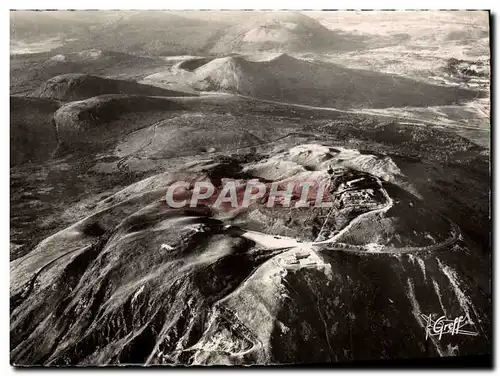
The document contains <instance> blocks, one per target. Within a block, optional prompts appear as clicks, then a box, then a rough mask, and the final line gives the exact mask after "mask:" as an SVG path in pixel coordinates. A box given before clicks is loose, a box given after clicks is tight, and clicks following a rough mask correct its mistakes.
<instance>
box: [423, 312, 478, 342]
mask: <svg viewBox="0 0 500 376" xmlns="http://www.w3.org/2000/svg"><path fill="white" fill-rule="evenodd" d="M420 316H421V317H422V319H424V322H425V339H427V338H429V337H430V336H437V337H438V338H439V339H441V338H442V337H443V335H444V334H450V335H452V336H453V335H456V334H463V335H466V336H477V335H478V333H477V332H474V331H471V330H465V329H463V328H464V327H467V326H468V325H474V323H473V322H472V321H471V320H470V319H467V318H466V317H465V316H458V317H455V318H454V319H451V320H450V319H447V318H446V316H441V317H437V316H436V319H435V320H434V318H433V316H432V314H429V315H424V314H421V315H420Z"/></svg>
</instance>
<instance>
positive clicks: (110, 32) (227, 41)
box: [11, 11, 368, 56]
mask: <svg viewBox="0 0 500 376" xmlns="http://www.w3.org/2000/svg"><path fill="white" fill-rule="evenodd" d="M233 13H235V12H233ZM236 13H237V14H235V15H234V17H229V16H227V14H226V15H225V16H224V17H219V15H214V16H213V17H205V16H203V12H170V11H106V12H103V11H101V12H62V11H59V12H19V13H18V12H11V48H13V49H15V50H17V51H22V50H24V49H26V50H29V49H34V50H43V48H44V45H43V43H42V45H35V46H30V45H29V44H30V43H35V42H40V43H41V42H44V43H45V51H48V50H53V51H57V52H58V53H62V54H66V53H71V52H78V51H82V50H88V49H102V50H112V51H118V52H126V53H132V54H136V55H149V56H160V55H183V54H199V53H203V54H219V55H220V54H227V53H230V52H249V51H251V52H253V51H288V52H329V51H340V50H342V51H345V50H354V49H358V48H362V47H365V46H367V45H368V41H366V40H364V38H366V37H362V36H359V35H354V34H346V33H343V32H339V31H332V30H329V29H327V28H326V27H324V26H323V25H322V24H321V23H320V22H318V21H316V20H314V19H312V18H310V17H308V16H306V15H304V14H302V13H299V12H247V13H245V12H236ZM78 16H81V17H78Z"/></svg>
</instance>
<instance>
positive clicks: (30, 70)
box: [10, 49, 167, 94]
mask: <svg viewBox="0 0 500 376" xmlns="http://www.w3.org/2000/svg"><path fill="white" fill-rule="evenodd" d="M166 66H167V62H165V60H163V59H160V58H150V57H139V56H134V55H130V54H126V53H121V52H111V51H106V50H98V49H87V50H85V49H84V50H80V51H79V52H73V53H59V54H58V53H54V52H44V53H37V54H24V55H11V57H10V80H11V94H17V93H26V92H28V91H31V90H34V89H35V88H37V87H38V86H40V85H41V84H42V83H43V82H44V81H47V80H49V79H51V78H52V77H54V76H58V75H62V74H67V73H75V72H80V73H86V74H91V75H98V76H106V77H113V78H126V79H142V78H143V77H146V76H148V75H150V74H153V73H155V72H158V71H161V70H163V69H165V67H166Z"/></svg>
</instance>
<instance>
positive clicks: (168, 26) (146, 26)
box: [60, 11, 227, 56]
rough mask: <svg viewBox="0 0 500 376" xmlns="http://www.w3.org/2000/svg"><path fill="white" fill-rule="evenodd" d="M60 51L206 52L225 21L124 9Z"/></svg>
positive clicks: (163, 53) (149, 53) (173, 53)
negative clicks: (116, 16) (117, 15)
mask: <svg viewBox="0 0 500 376" xmlns="http://www.w3.org/2000/svg"><path fill="white" fill-rule="evenodd" d="M116 13H118V14H119V15H120V17H119V18H118V19H113V20H112V21H110V22H107V23H106V24H104V25H101V26H100V27H99V29H96V30H95V31H94V32H93V33H91V34H87V35H86V36H84V37H82V38H79V39H78V40H76V41H73V42H71V43H67V44H66V45H65V46H64V47H62V48H61V49H60V51H62V52H64V51H70V52H74V51H78V50H81V49H89V48H98V49H105V50H112V51H118V52H126V53H133V54H137V55H156V56H158V55H180V54H190V53H196V52H200V51H207V49H208V48H209V46H211V45H212V44H213V41H214V40H215V39H217V38H218V37H219V36H220V34H219V33H220V32H221V31H222V30H223V29H224V28H225V27H226V26H227V25H226V24H223V23H219V22H214V21H201V20H196V19H191V18H185V17H182V16H179V15H175V14H173V13H171V12H168V11H125V12H116Z"/></svg>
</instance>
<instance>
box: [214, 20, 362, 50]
mask: <svg viewBox="0 0 500 376" xmlns="http://www.w3.org/2000/svg"><path fill="white" fill-rule="evenodd" d="M249 18H250V21H248V22H246V23H243V24H241V25H240V24H238V25H234V26H231V27H229V28H228V29H226V30H225V32H224V35H223V36H222V37H221V38H220V39H218V40H217V41H216V43H215V44H214V46H213V47H212V49H211V52H214V53H230V52H256V51H269V50H271V51H287V52H325V51H328V52H330V51H335V50H354V49H358V48H361V47H364V43H363V41H362V40H360V38H359V37H356V36H354V35H350V36H347V37H346V36H343V35H341V34H338V33H336V32H334V31H331V30H328V29H327V28H325V27H324V26H323V25H321V24H320V23H319V22H317V21H316V20H313V19H312V18H310V17H308V16H306V15H304V14H302V13H298V12H256V13H253V14H249Z"/></svg>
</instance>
